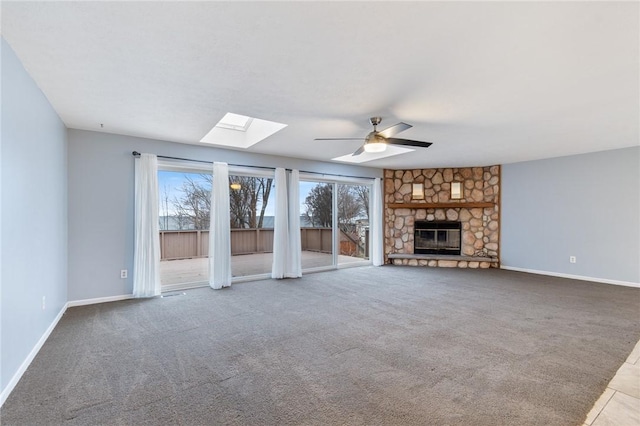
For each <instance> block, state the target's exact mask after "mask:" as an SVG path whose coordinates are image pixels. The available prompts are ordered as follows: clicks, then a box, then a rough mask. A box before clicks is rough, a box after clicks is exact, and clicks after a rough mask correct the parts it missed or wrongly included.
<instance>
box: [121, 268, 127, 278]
mask: <svg viewBox="0 0 640 426" xmlns="http://www.w3.org/2000/svg"><path fill="white" fill-rule="evenodd" d="M120 278H127V270H126V269H121V270H120Z"/></svg>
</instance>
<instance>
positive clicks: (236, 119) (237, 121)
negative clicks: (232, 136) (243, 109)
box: [216, 112, 253, 132]
mask: <svg viewBox="0 0 640 426" xmlns="http://www.w3.org/2000/svg"><path fill="white" fill-rule="evenodd" d="M252 121H253V118H251V117H247V116H246V115H240V114H233V113H231V112H228V113H226V114H225V115H224V117H222V120H220V121H218V124H216V127H219V128H222V129H229V130H238V131H240V132H246V131H247V129H248V128H249V126H251V122H252Z"/></svg>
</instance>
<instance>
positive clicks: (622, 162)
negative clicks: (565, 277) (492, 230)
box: [501, 146, 640, 283]
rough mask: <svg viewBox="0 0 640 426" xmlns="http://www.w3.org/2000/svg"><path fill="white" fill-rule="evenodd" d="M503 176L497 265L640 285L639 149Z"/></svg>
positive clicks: (519, 166)
mask: <svg viewBox="0 0 640 426" xmlns="http://www.w3.org/2000/svg"><path fill="white" fill-rule="evenodd" d="M502 173H503V177H502V182H503V183H502V228H501V231H502V245H501V258H502V264H503V265H504V266H510V267H517V268H524V269H533V270H538V271H546V272H553V273H561V274H571V275H579V276H583V277H590V278H598V279H604V280H614V281H625V282H631V283H640V266H639V263H640V147H637V146H636V147H631V148H625V149H618V150H612V151H604V152H597V153H591V154H582V155H575V156H570V157H560V158H553V159H548V160H539V161H529V162H523V163H515V164H507V165H505V166H503V168H502ZM569 256H576V257H577V263H575V264H571V263H569Z"/></svg>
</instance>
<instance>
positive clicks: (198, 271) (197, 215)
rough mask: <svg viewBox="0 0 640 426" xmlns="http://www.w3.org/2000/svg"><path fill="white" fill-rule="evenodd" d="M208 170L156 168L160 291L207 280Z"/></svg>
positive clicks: (209, 176)
mask: <svg viewBox="0 0 640 426" xmlns="http://www.w3.org/2000/svg"><path fill="white" fill-rule="evenodd" d="M211 179H212V176H211V174H206V173H198V172H186V171H175V170H162V169H161V170H159V171H158V187H159V188H158V189H159V191H158V194H159V197H158V198H159V206H158V214H159V217H158V222H159V225H160V226H159V229H160V235H159V238H160V282H161V284H162V289H163V291H167V290H174V289H178V288H187V287H195V286H199V285H204V284H206V283H207V282H208V281H209V263H208V259H207V255H208V252H209V213H210V210H211V196H210V194H211V181H212V180H211Z"/></svg>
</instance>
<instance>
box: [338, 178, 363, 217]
mask: <svg viewBox="0 0 640 426" xmlns="http://www.w3.org/2000/svg"><path fill="white" fill-rule="evenodd" d="M355 188H356V186H354V185H338V222H339V223H340V224H341V225H342V224H347V223H348V224H352V223H353V222H354V221H355V219H357V218H358V217H360V216H362V214H363V213H364V210H365V209H364V206H363V205H362V203H361V201H360V200H359V199H358V193H357V191H356V189H355Z"/></svg>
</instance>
